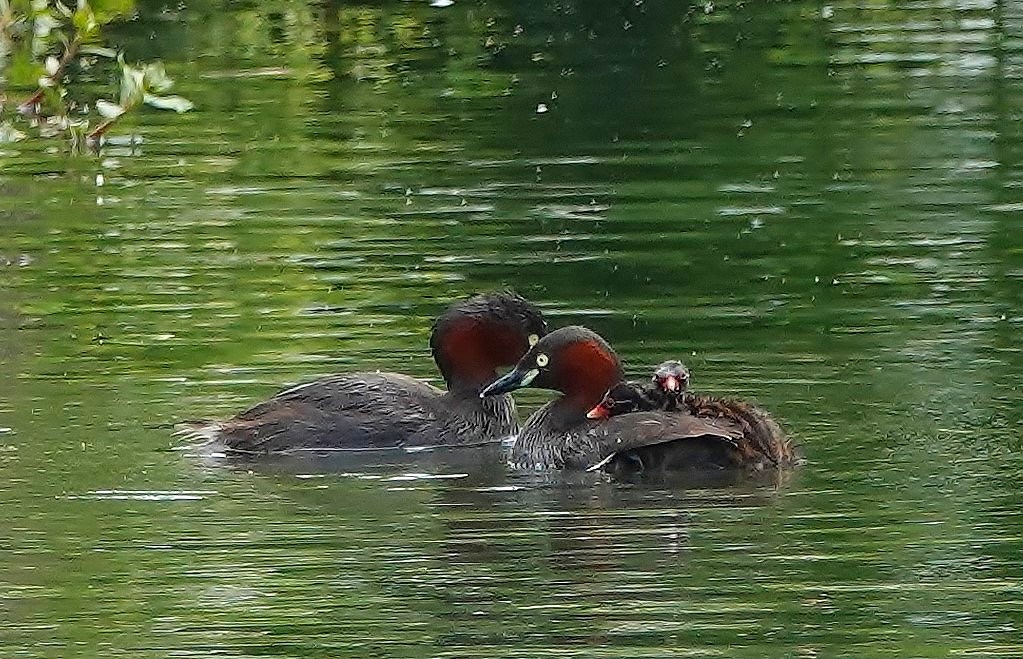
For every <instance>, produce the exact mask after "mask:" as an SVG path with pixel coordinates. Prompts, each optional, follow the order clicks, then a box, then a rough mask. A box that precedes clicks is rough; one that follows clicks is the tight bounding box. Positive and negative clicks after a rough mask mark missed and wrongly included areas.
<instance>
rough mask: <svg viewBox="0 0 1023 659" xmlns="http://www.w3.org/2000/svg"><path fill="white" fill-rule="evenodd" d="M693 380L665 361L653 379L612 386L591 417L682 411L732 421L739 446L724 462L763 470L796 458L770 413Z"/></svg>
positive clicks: (680, 366)
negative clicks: (700, 390) (692, 385)
mask: <svg viewBox="0 0 1023 659" xmlns="http://www.w3.org/2000/svg"><path fill="white" fill-rule="evenodd" d="M689 381H690V373H689V369H687V368H686V367H685V365H683V364H682V363H681V362H678V361H668V362H664V363H662V364H660V365H658V367H657V368H656V369H655V371H654V375H653V377H652V378H651V380H650V381H649V382H646V383H638V382H622V383H619V384H618V385H616V386H614V387H612V388H611V390H610V391H609V392H608V394H607V396H605V398H604V400H603V401H601V403H600V405H598V406H597V407H595V408H594V409H593V410H591V411H590V413H589V415H588V416H590V417H591V418H604V419H608V420H613V419H614V418H616V417H619V416H620V415H623V414H626V415H627V414H630V413H635V412H637V411H653V410H665V411H673V410H680V411H682V412H685V413H688V414H691V415H693V416H696V417H698V418H701V419H708V420H717V421H727V422H730V423H731V424H733V425H734V426H736V427H737V428H738V429H739V430H740V433H741V434H740V435H739V437H738V438H737V439H736V441H735V443H734V446H732V447H731V448H730V449H729V450H728V451H726V452H725V454H726V457H727V459H726V460H725V463H726V464H725V465H723V466H729V465H735V466H749V467H754V468H763V467H768V466H783V465H787V464H791V463H793V462H794V461H795V459H796V457H795V453H794V450H793V447H792V445H791V443H790V442H789V441H788V439H787V438H786V436H785V433H784V431H783V430H782V429H781V426H779V425H778V423H777V422H776V421H775V420H774V419H772V418H771V416H770V415H769V414H768V413H767V412H765V411H764V410H762V409H760V408H759V407H756V406H755V405H753V404H751V403H747V402H746V401H742V400H736V399H732V398H719V397H715V396H706V395H701V394H696V393H693V392H690V391H688V387H689ZM637 459H638V458H637ZM648 462H650V461H649V460H648ZM654 462H658V461H657V460H655V461H654ZM646 466H648V467H649V466H652V465H646Z"/></svg>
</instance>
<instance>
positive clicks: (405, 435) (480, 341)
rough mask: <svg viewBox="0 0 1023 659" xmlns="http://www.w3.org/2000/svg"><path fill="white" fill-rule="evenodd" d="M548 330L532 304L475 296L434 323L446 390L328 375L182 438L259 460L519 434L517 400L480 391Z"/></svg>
mask: <svg viewBox="0 0 1023 659" xmlns="http://www.w3.org/2000/svg"><path fill="white" fill-rule="evenodd" d="M546 332H547V323H546V322H545V321H544V319H543V314H541V313H540V310H539V309H537V308H536V307H535V306H534V305H533V304H531V303H530V302H529V301H527V300H526V299H524V298H522V297H520V296H518V295H516V294H514V293H511V292H507V293H489V294H484V295H476V296H473V297H470V298H468V299H466V300H462V301H460V302H457V303H455V304H453V305H452V306H451V307H449V308H448V309H447V310H446V311H445V312H444V313H443V314H442V315H441V316H440V317H439V318H438V319H437V320H436V322H435V323H434V325H433V331H432V334H431V336H430V349H431V351H432V353H433V358H434V361H436V362H437V366H438V368H439V369H440V372H441V375H442V376H443V377H444V381H445V383H446V384H447V391H443V390H441V389H438V388H437V387H434V386H432V385H429V384H427V383H425V382H421V381H419V380H416V379H415V378H412V377H409V376H407V375H400V374H397V373H379V372H378V373H344V374H337V375H329V376H327V377H324V378H321V379H319V380H315V381H313V382H307V383H305V384H300V385H297V386H295V387H291V388H288V389H285V390H283V391H281V392H280V393H278V394H276V395H275V396H274V397H273V398H271V399H270V400H268V401H266V402H263V403H260V404H258V405H256V406H255V407H252V408H250V409H248V410H246V411H244V412H242V413H240V414H238V415H237V416H235V417H233V418H231V419H228V420H226V421H219V422H217V421H214V422H198V423H195V424H191V426H190V427H189V428H188V429H186V430H185V431H182V432H181V434H183V435H185V436H189V437H194V438H198V437H204V438H210V439H219V440H221V441H223V443H224V444H225V445H226V448H227V450H228V451H233V452H238V453H257V454H258V453H280V452H287V451H292V450H296V449H337V448H341V449H377V448H381V449H384V448H398V447H403V448H409V447H424V446H444V445H458V444H461V445H465V444H476V443H481V442H488V441H496V440H500V439H502V438H504V437H507V436H509V435H512V434H514V433H515V432H516V431H517V430H518V428H519V424H518V418H517V417H516V414H515V403H514V402H513V401H512V398H511V396H500V397H498V398H495V399H490V398H488V399H482V397H481V396H480V391H481V390H482V389H483V388H484V387H485V386H486V385H487V383H489V382H491V381H493V380H494V378H495V377H497V369H498V368H499V367H507V366H511V365H513V364H515V362H516V361H517V360H518V359H519V358H520V357H521V356H522V355H523V353H525V352H526V351H527V350H529V348H530V347H531V346H532V345H534V344H535V343H536V342H537V341H538V340H539V337H542V336H543V335H544V334H546Z"/></svg>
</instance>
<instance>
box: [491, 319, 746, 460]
mask: <svg viewBox="0 0 1023 659" xmlns="http://www.w3.org/2000/svg"><path fill="white" fill-rule="evenodd" d="M621 382H622V367H621V363H620V362H619V361H618V357H617V355H615V352H614V350H612V349H611V346H609V345H608V344H607V342H606V341H604V339H603V338H601V337H600V336H599V335H598V334H596V333H595V332H592V331H591V330H588V329H586V328H585V327H563V328H561V329H558V330H555V331H553V332H551V333H550V334H548V335H547V336H545V337H544V338H542V339H541V340H540V342H539V343H537V344H536V345H535V346H533V347H532V348H531V349H530V350H529V352H527V353H526V354H525V355H524V356H523V357H522V359H521V360H520V361H519V363H518V365H516V366H515V368H514V369H513V370H511V371H509V372H508V373H507V374H505V375H504V376H502V377H501V378H499V379H498V380H496V381H495V382H494V383H493V384H491V385H490V386H489V387H487V388H486V389H484V390H483V393H482V394H480V395H482V396H492V395H498V394H504V393H507V392H509V391H513V390H515V389H519V388H521V387H528V386H531V387H539V388H542V389H553V390H555V391H560V392H561V393H562V394H563V395H562V396H561V398H558V399H556V400H554V401H551V402H550V403H548V404H547V405H545V406H544V407H542V408H540V409H539V410H537V411H536V412H535V413H534V414H533V415H532V416H530V417H529V419H528V420H527V421H526V423H525V425H524V426H523V428H522V430H521V431H520V432H519V435H518V437H517V438H516V441H515V446H514V447H513V449H512V458H511V461H512V463H513V464H514V465H515V466H517V467H521V468H534V469H552V468H554V469H595V468H603V469H605V470H607V471H612V472H632V471H637V470H642V471H645V470H649V469H652V468H655V467H656V468H660V469H694V468H696V469H699V468H706V467H711V466H719V467H724V466H733V465H735V464H743V463H742V462H741V461H738V460H737V459H738V458H740V457H742V455H743V454H742V453H741V451H740V450H739V449H738V448H737V443H738V442H741V441H742V429H741V428H740V427H739V425H738V424H736V423H735V422H734V421H732V420H730V419H706V418H700V417H696V416H694V415H692V414H688V413H686V412H682V411H679V412H666V411H662V410H655V411H637V412H631V413H629V414H622V415H618V416H614V417H611V418H608V419H601V420H593V419H588V418H587V416H586V414H587V412H589V411H590V410H592V409H593V408H594V407H595V406H596V405H598V404H599V403H600V402H601V401H602V400H603V399H604V396H605V394H606V393H607V392H608V391H609V390H610V389H611V388H612V387H614V386H615V385H617V384H619V383H621Z"/></svg>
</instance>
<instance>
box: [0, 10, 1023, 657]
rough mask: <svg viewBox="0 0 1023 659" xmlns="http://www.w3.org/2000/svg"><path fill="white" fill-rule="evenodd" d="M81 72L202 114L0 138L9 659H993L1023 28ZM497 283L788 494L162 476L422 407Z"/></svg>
mask: <svg viewBox="0 0 1023 659" xmlns="http://www.w3.org/2000/svg"><path fill="white" fill-rule="evenodd" d="M900 5H901V7H902V8H898V6H900ZM108 38H109V40H110V41H112V42H114V43H116V44H119V45H122V46H124V47H125V48H126V49H127V51H128V53H129V57H130V58H138V59H147V60H148V59H155V58H161V59H163V60H164V61H165V63H166V64H167V68H168V71H169V72H170V73H171V75H172V76H173V77H174V78H175V79H176V80H177V81H178V84H177V88H176V90H175V92H176V93H179V94H182V95H184V96H186V97H188V98H190V99H191V100H192V101H194V102H195V104H196V106H197V110H196V111H195V112H193V113H190V114H186V115H180V116H178V115H174V114H171V113H160V112H157V111H153V110H143V111H140V112H139V113H137V114H133V115H131V116H129V117H127V118H126V119H125V120H124V121H123V122H120V123H119V124H118V126H117V128H116V129H115V130H114V131H113V132H112V133H111V136H110V137H111V143H110V144H108V145H107V146H106V147H105V148H104V149H103V152H102V154H101V156H100V157H99V158H98V159H95V160H89V159H68V158H67V157H65V156H64V155H62V153H61V150H60V148H57V147H62V144H61V143H60V142H55V141H41V140H30V141H24V142H18V143H14V144H0V329H2V337H3V338H2V340H0V367H2V377H0V502H2V510H3V520H4V521H3V524H2V526H0V654H3V655H4V656H12V657H13V656H23V657H68V656H83V657H84V656H89V657H91V656H103V657H169V656H175V657H185V656H187V657H208V656H246V657H263V656H274V657H342V656H343V657H349V656H350V657H385V656H386V657H392V656H393V657H412V656H415V657H439V656H442V657H468V656H473V657H487V658H493V657H536V656H548V655H549V656H559V657H561V656H579V657H630V658H631V657H662V656H663V657H667V656H729V657H763V656H796V657H814V656H821V657H825V656H870V657H876V656H893V657H895V656H898V657H906V656H949V655H950V654H955V655H970V656H996V655H1002V656H1019V655H1020V654H1023V645H1021V642H1020V640H1019V639H1020V638H1023V586H1021V582H1020V580H1021V578H1023V564H1021V559H1020V556H1021V550H1023V538H1021V532H1023V518H1021V513H1020V503H1021V499H1023V497H1021V495H1020V485H1019V483H1020V478H1021V476H1023V458H1021V457H1020V449H1021V445H1023V438H1021V428H1023V425H1021V424H1023V412H1021V407H1020V403H1021V400H1023V394H1021V391H1020V386H1021V385H1020V383H1021V380H1023V345H1021V340H1020V337H1021V335H1023V333H1021V328H1023V232H1021V230H1020V229H1021V226H1020V223H1021V218H1023V139H1021V135H1023V128H1021V126H1023V123H1021V119H1023V110H1021V108H1023V89H1021V86H1020V85H1021V82H1020V81H1021V76H1023V4H1021V3H1019V2H1010V1H1004V2H999V1H994V0H992V1H990V2H988V1H984V0H981V1H978V2H959V3H955V2H913V3H894V2H846V1H844V0H842V1H838V2H833V3H830V4H822V3H819V2H745V3H736V2H713V3H706V4H702V3H701V4H691V3H685V2H652V1H650V0H627V1H625V0H623V1H616V2H609V1H596V0H586V1H583V0H577V1H575V2H549V3H523V2H510V1H508V2H504V1H502V2H496V1H490V2H470V1H466V0H456V2H455V4H454V5H453V6H451V7H448V8H443V9H440V8H432V7H430V6H429V5H428V3H425V2H397V1H394V0H388V1H383V2H367V3H339V2H334V3H324V4H313V3H304V2H298V1H288V0H280V1H277V2H258V3H256V2H219V3H218V2H211V3H193V2H186V3H183V4H182V5H181V6H179V5H177V4H175V3H170V4H166V5H165V4H162V3H157V2H144V3H141V4H140V16H139V19H138V20H137V21H134V22H131V23H127V24H123V25H119V26H115V27H114V28H113V29H112V30H111V31H110V32H109V33H108ZM78 75H82V78H81V84H82V85H84V86H85V88H86V89H95V90H102V89H105V88H107V87H105V86H104V85H105V84H106V83H107V80H106V79H105V78H103V75H104V74H103V72H102V71H100V72H98V73H96V72H94V73H92V74H88V73H87V74H78ZM110 81H111V82H116V79H115V78H114V77H113V76H112V77H111V78H110ZM112 88H116V86H113V87H112ZM96 93H99V92H98V91H97V92H96ZM540 104H545V105H546V106H547V108H548V111H547V112H545V113H538V112H537V108H538V106H539V105H540ZM100 173H102V174H103V175H104V178H105V185H103V186H102V187H97V186H96V185H95V178H96V175H97V174H100ZM502 286H513V287H515V288H516V289H518V290H519V291H521V292H522V293H524V294H525V295H527V296H528V297H530V298H531V299H533V300H535V301H536V302H538V303H539V304H540V305H541V306H542V307H543V309H544V311H545V312H546V313H548V314H549V316H550V318H551V320H552V321H553V323H554V324H556V325H561V324H568V323H583V324H586V325H589V326H591V327H593V328H594V329H597V330H598V331H600V332H601V333H603V334H604V335H605V336H606V337H607V338H608V339H609V340H610V341H612V343H613V344H614V345H615V346H616V347H617V348H618V350H619V352H620V353H621V354H622V356H623V358H624V359H625V360H626V362H627V363H628V366H629V370H630V372H631V373H632V374H635V375H641V374H644V373H647V372H649V369H650V368H651V366H652V365H653V364H655V363H657V362H658V361H660V360H662V359H665V358H669V357H675V356H682V357H683V358H684V359H685V360H686V361H687V362H688V363H689V364H690V366H691V367H692V369H693V372H694V384H695V385H697V386H698V387H699V388H700V389H701V390H704V391H708V392H718V393H721V392H728V393H732V394H736V395H741V396H744V397H751V398H755V399H756V400H758V401H759V402H760V403H762V404H763V405H764V406H765V407H767V408H768V409H770V410H772V411H773V412H775V413H776V414H777V416H778V417H779V418H780V419H781V420H782V421H783V422H784V424H785V426H786V427H787V428H788V429H789V430H790V431H791V433H792V434H793V435H794V436H795V437H796V438H797V440H798V441H799V442H800V443H801V444H802V446H803V450H804V453H805V454H806V456H807V458H808V464H807V465H806V466H805V467H804V468H802V469H801V470H799V471H798V472H797V473H795V474H793V475H792V476H791V477H789V478H787V479H782V480H781V481H780V482H777V483H763V482H758V483H748V484H744V485H737V486H733V487H726V488H703V487H682V486H681V485H680V484H669V485H652V484H640V485H624V484H614V483H610V482H607V481H605V480H602V479H601V478H599V477H596V476H592V477H589V476H588V477H569V478H561V477H556V476H551V477H535V476H529V475H522V474H510V473H507V472H506V471H505V470H504V468H503V467H502V466H501V464H500V462H499V460H498V459H497V458H496V456H489V462H487V460H488V457H486V456H483V457H480V459H479V462H481V463H483V466H481V465H480V464H474V463H473V460H471V459H466V458H465V457H464V456H462V457H460V458H453V457H449V456H436V455H426V456H413V457H411V458H408V459H402V460H394V459H390V458H378V459H372V460H368V461H367V462H366V463H364V464H354V465H353V464H345V465H343V466H342V468H330V467H329V466H328V467H326V468H325V466H324V465H323V464H316V463H311V462H310V463H305V462H291V463H281V464H274V465H269V466H264V467H261V468H259V469H257V470H255V471H254V472H252V471H249V470H248V469H247V468H244V467H243V468H237V467H236V466H235V467H232V466H230V465H227V466H225V465H223V464H220V463H217V462H216V461H213V462H209V461H204V460H202V459H200V458H198V457H196V456H193V455H190V454H188V453H183V452H180V451H171V450H170V449H171V448H173V447H175V446H176V445H177V442H176V441H175V440H174V439H173V438H171V437H170V433H169V430H168V429H167V428H166V427H165V426H166V424H168V423H170V422H172V421H173V420H176V419H181V418H194V417H201V416H224V415H229V414H231V413H232V412H234V411H237V410H239V409H241V408H243V407H245V406H246V405H248V404H250V403H252V402H255V401H257V400H260V399H262V398H265V397H267V396H268V395H270V394H271V393H272V392H273V391H274V390H275V389H276V388H277V387H278V386H281V385H284V384H287V383H292V382H295V381H299V380H302V379H305V378H309V377H314V376H317V375H320V374H324V373H328V372H332V371H337V370H345V369H354V368H361V369H376V368H380V369H391V370H400V371H402V372H406V373H411V374H414V375H418V376H422V377H427V378H435V377H436V374H435V370H434V367H433V365H432V363H431V361H430V358H429V352H428V349H427V335H428V331H429V323H430V321H431V319H432V318H433V317H434V316H435V315H436V313H437V312H438V311H439V310H440V309H442V308H443V306H444V305H445V304H447V303H448V302H449V301H450V300H452V299H454V298H457V297H460V296H463V295H466V294H468V293H471V292H473V291H478V290H487V289H492V288H496V287H502ZM544 399H545V396H544V395H543V394H535V393H534V394H529V395H526V396H524V397H521V398H520V399H519V400H520V401H521V402H522V403H523V405H524V407H525V408H527V409H531V408H532V407H533V406H535V405H536V404H537V403H539V402H540V401H541V400H544ZM335 466H336V465H335Z"/></svg>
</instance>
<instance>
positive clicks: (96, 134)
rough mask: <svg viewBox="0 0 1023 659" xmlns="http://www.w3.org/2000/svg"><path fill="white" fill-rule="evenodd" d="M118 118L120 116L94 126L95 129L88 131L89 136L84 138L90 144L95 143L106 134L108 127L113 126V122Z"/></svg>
mask: <svg viewBox="0 0 1023 659" xmlns="http://www.w3.org/2000/svg"><path fill="white" fill-rule="evenodd" d="M120 116H121V115H118V116H117V117H114V118H113V119H107V120H106V121H104V122H103V123H101V124H100V125H99V126H96V127H95V128H93V129H92V130H91V131H89V134H88V135H86V136H85V137H86V139H87V140H89V141H90V142H95V141H96V140H98V139H99V138H101V137H103V134H104V133H106V132H107V131H108V130H110V127H111V126H113V125H114V122H115V121H117V119H118V118H119V117H120Z"/></svg>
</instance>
